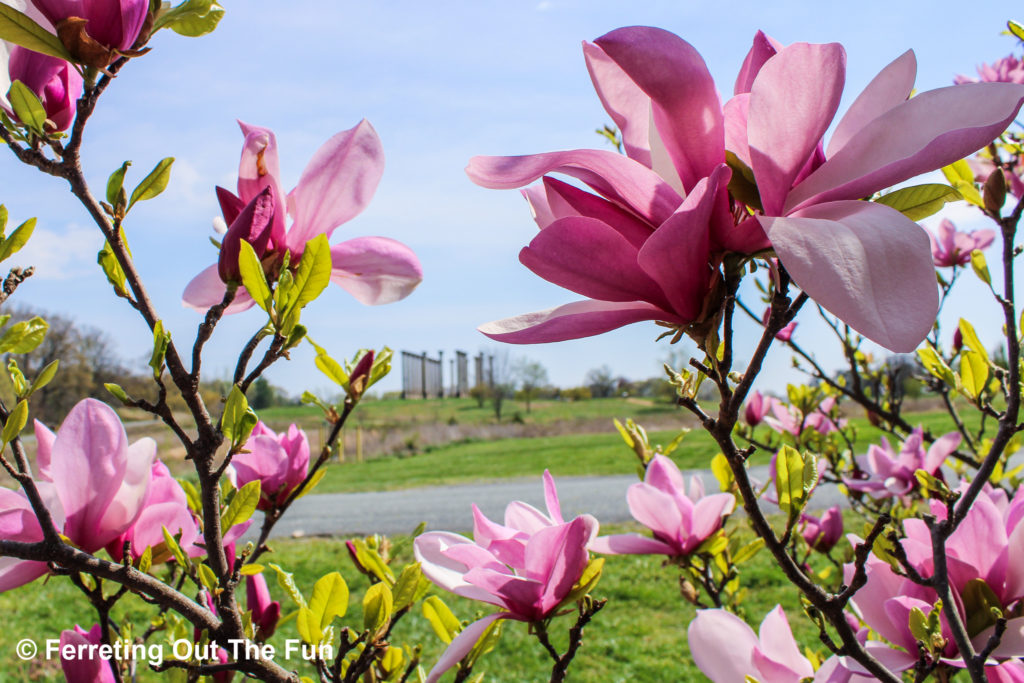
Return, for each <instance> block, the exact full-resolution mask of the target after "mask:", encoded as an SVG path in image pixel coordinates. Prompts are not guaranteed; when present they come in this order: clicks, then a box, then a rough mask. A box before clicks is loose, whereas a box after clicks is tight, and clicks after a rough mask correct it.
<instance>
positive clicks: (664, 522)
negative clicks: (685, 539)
mask: <svg viewBox="0 0 1024 683" xmlns="http://www.w3.org/2000/svg"><path fill="white" fill-rule="evenodd" d="M626 502H627V503H628V504H629V513H630V514H631V515H633V518H634V519H635V520H636V521H638V522H640V523H641V524H643V525H644V526H645V527H647V528H648V529H650V530H651V531H653V532H654V533H655V534H657V535H658V536H660V537H662V538H664V539H666V540H671V541H678V540H679V539H680V535H681V534H682V532H683V517H682V513H681V512H680V511H679V507H678V506H677V505H676V502H675V500H673V498H672V496H670V495H669V494H667V493H664V492H663V491H659V490H658V489H656V488H654V487H653V486H650V485H649V484H633V485H632V486H630V487H629V490H628V491H626Z"/></svg>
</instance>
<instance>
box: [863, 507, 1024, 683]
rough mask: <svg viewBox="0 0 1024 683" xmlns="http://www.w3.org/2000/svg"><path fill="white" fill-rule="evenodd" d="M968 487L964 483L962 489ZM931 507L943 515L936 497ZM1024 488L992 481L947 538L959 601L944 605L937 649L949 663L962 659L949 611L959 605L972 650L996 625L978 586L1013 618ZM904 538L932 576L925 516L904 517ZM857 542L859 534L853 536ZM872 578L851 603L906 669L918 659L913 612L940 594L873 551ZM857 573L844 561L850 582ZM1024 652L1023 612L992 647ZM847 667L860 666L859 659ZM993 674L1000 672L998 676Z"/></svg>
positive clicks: (1014, 670)
mask: <svg viewBox="0 0 1024 683" xmlns="http://www.w3.org/2000/svg"><path fill="white" fill-rule="evenodd" d="M961 490H963V489H961ZM931 513H932V514H933V515H935V516H936V517H937V518H939V519H942V518H944V517H945V515H946V508H945V506H944V505H943V504H941V503H939V502H938V501H932V502H931ZM1022 519H1024V492H1022V491H1021V490H1018V491H1017V493H1016V495H1015V496H1014V497H1013V499H1012V500H1007V498H1006V494H1005V493H1003V492H1002V491H999V490H995V489H992V488H991V487H988V488H987V489H986V490H985V491H983V492H982V494H981V495H980V496H979V497H978V498H977V500H976V501H975V502H974V505H973V506H971V508H970V510H969V511H968V512H967V516H966V517H965V518H964V520H963V521H962V522H961V523H960V526H959V527H957V530H956V531H955V532H954V533H953V535H952V536H950V538H949V540H948V541H947V543H946V556H947V559H946V563H947V567H948V570H949V572H948V575H949V582H950V588H951V589H952V591H953V594H954V598H955V599H956V600H955V604H953V605H946V606H944V607H943V612H944V614H943V616H942V634H943V636H944V637H945V638H946V645H945V647H944V648H943V650H942V651H941V653H940V655H941V656H942V657H943V658H945V659H946V661H949V662H951V663H954V664H956V663H957V662H958V660H959V652H958V651H957V648H956V643H955V642H954V640H953V637H952V632H951V631H950V629H949V626H948V623H947V622H946V617H945V612H946V611H947V610H950V609H956V610H958V611H959V612H960V617H961V620H962V621H963V623H966V624H969V625H970V626H969V631H968V635H969V636H970V638H971V641H972V643H973V644H974V646H975V648H977V649H980V648H982V647H983V646H984V645H985V643H986V642H987V641H988V639H989V637H990V636H991V634H992V633H993V631H994V628H995V620H994V617H992V613H991V609H990V607H991V605H989V604H987V603H986V602H985V601H979V600H978V599H977V598H976V597H972V596H977V595H980V594H982V593H981V591H980V590H979V588H978V586H981V585H983V586H984V587H985V592H987V593H989V595H991V596H993V597H994V599H995V600H996V601H997V602H998V603H999V604H998V605H995V606H996V607H999V608H1000V609H1002V610H1003V613H1004V614H1007V615H1008V616H1011V615H1012V614H1014V612H1011V610H1010V608H1011V606H1012V605H1013V604H1014V603H1016V602H1018V601H1019V600H1020V599H1021V598H1022V597H1024V524H1022V523H1021V520H1022ZM903 529H904V531H905V533H906V538H905V539H904V540H903V541H901V543H902V545H903V549H904V551H905V552H906V555H907V560H908V561H909V562H910V564H911V565H912V566H913V567H914V569H916V570H917V571H918V573H919V574H920V575H921V576H923V577H925V578H928V577H930V576H931V575H932V573H933V570H932V545H931V534H930V532H929V530H928V528H927V525H926V524H925V522H924V521H923V520H921V519H907V520H905V521H904V522H903ZM854 541H855V542H856V541H857V539H854ZM865 569H866V571H867V583H866V584H865V585H864V587H863V588H861V589H860V590H859V591H857V593H856V594H855V596H854V598H853V601H852V602H853V605H854V607H855V608H856V609H857V611H858V613H859V614H860V616H861V618H862V619H863V620H864V622H865V623H866V624H867V625H868V626H869V627H871V629H872V630H873V631H874V632H875V633H877V634H878V635H879V636H881V637H882V638H884V639H885V640H886V641H888V643H889V646H890V647H889V650H888V652H887V653H886V655H885V657H886V666H888V667H889V668H890V669H892V670H893V671H902V670H905V669H908V668H910V667H912V666H913V665H914V663H915V662H916V661H917V659H918V654H917V653H918V649H917V642H916V639H915V638H914V635H913V634H912V633H911V632H910V626H909V623H910V611H911V609H913V608H914V607H917V608H919V609H921V610H922V611H924V612H925V613H926V614H927V613H928V612H930V611H931V609H932V606H933V605H934V604H935V602H936V600H937V599H938V596H937V595H936V593H935V591H934V590H933V589H932V588H929V587H924V586H921V585H919V584H916V583H914V582H913V581H911V580H910V579H909V578H906V577H903V576H898V575H896V574H894V573H893V571H892V568H891V567H890V566H889V564H888V563H887V562H884V561H883V560H880V559H878V558H876V557H875V556H873V555H872V556H870V557H869V558H868V561H867V564H866V565H865ZM853 571H854V567H853V565H847V566H846V569H845V572H846V580H847V581H849V580H850V579H851V577H852V574H853ZM1022 654H1024V617H1019V616H1018V617H1012V616H1011V618H1008V620H1007V626H1006V632H1005V633H1004V635H1003V637H1002V639H1001V640H1000V644H999V646H998V647H997V648H996V649H995V650H994V651H993V653H992V657H993V659H994V660H1002V659H1006V658H1008V657H1019V656H1021V655H1022ZM846 664H847V666H848V667H849V668H850V669H851V670H853V671H858V669H857V665H856V664H855V663H852V662H847V663H846ZM1016 664H1017V665H1016V666H1015V665H1010V666H1006V667H1005V668H1002V669H999V670H997V671H993V672H992V674H993V675H990V679H992V680H1021V679H1020V678H1014V676H1019V675H1020V669H1019V663H1016ZM993 676H995V678H993Z"/></svg>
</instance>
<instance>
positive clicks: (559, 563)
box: [525, 517, 590, 616]
mask: <svg viewBox="0 0 1024 683" xmlns="http://www.w3.org/2000/svg"><path fill="white" fill-rule="evenodd" d="M589 540H590V524H589V523H588V521H587V520H585V519H584V518H583V517H576V518H575V519H573V520H572V521H571V522H569V523H568V524H560V525H558V526H551V527H548V528H546V529H541V530H540V531H538V532H537V533H536V534H534V535H533V537H532V538H531V539H530V540H529V541H527V543H526V567H525V569H526V575H527V576H528V577H530V578H531V579H536V580H538V581H540V582H541V583H542V584H543V592H542V594H541V598H540V604H539V605H538V607H539V609H540V610H541V612H542V614H543V615H544V616H547V614H548V613H549V612H550V610H552V609H554V608H555V607H556V606H557V605H558V604H559V603H560V602H561V601H562V599H563V598H565V596H567V595H568V594H569V591H571V590H572V587H573V586H574V585H576V582H577V581H578V580H579V578H580V576H581V575H582V574H583V570H584V569H585V568H586V566H587V561H588V560H589V557H590V556H589V555H588V554H587V542H588V541H589Z"/></svg>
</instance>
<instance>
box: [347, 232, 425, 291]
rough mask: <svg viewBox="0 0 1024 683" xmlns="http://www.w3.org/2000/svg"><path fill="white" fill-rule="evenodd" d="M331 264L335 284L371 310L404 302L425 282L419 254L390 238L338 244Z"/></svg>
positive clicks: (371, 238)
mask: <svg viewBox="0 0 1024 683" xmlns="http://www.w3.org/2000/svg"><path fill="white" fill-rule="evenodd" d="M331 260H332V262H333V266H334V268H333V270H332V271H331V282H333V283H335V284H337V285H340V286H341V287H342V288H343V289H344V290H345V291H347V292H348V293H349V294H351V295H352V296H354V297H355V298H356V301H358V302H359V303H362V304H366V305H367V306H377V305H380V304H390V303H393V302H395V301H400V300H401V299H404V298H405V297H407V296H409V294H411V293H412V290H414V289H416V286H417V285H418V284H419V283H420V282H421V281H422V280H423V268H422V267H421V266H420V261H419V259H418V258H416V254H414V253H413V251H412V250H411V249H410V248H409V247H407V246H405V245H404V244H402V243H401V242H398V241H397V240H393V239H389V238H387V237H357V238H355V239H351V240H348V241H345V242H342V243H341V244H335V245H334V246H333V247H331Z"/></svg>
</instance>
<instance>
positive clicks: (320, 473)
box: [295, 468, 327, 500]
mask: <svg viewBox="0 0 1024 683" xmlns="http://www.w3.org/2000/svg"><path fill="white" fill-rule="evenodd" d="M326 474H327V470H326V469H324V468H320V469H318V470H317V471H316V472H314V473H313V476H312V477H310V479H309V483H308V484H306V485H305V486H303V487H302V491H301V492H300V493H299V495H297V496H295V500H298V499H299V498H302V497H303V496H304V495H306V494H307V493H310V492H311V491H312V490H313V489H315V488H316V485H317V484H319V483H320V480H321V479H323V478H324V476H325V475H326Z"/></svg>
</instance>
